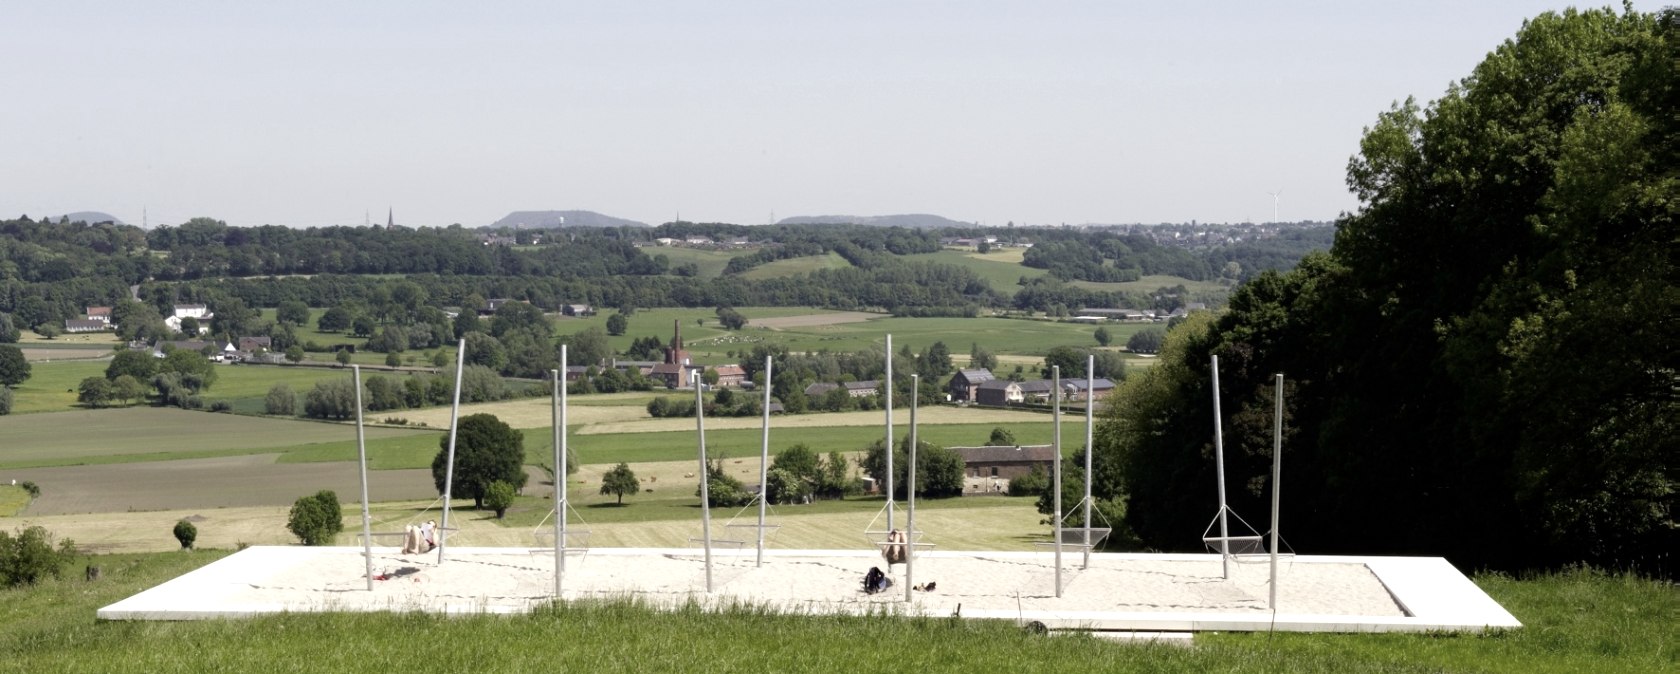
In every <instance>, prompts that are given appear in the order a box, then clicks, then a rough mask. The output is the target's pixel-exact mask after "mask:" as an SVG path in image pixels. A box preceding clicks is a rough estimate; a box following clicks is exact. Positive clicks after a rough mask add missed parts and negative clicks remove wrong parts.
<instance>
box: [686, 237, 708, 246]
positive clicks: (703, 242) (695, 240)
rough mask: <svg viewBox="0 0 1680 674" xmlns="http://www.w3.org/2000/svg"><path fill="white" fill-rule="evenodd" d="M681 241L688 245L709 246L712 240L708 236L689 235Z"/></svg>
mask: <svg viewBox="0 0 1680 674" xmlns="http://www.w3.org/2000/svg"><path fill="white" fill-rule="evenodd" d="M683 243H686V244H688V245H690V246H710V245H712V243H713V242H712V237H709V236H691V237H688V238H686V239H683Z"/></svg>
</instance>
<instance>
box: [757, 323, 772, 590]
mask: <svg viewBox="0 0 1680 674" xmlns="http://www.w3.org/2000/svg"><path fill="white" fill-rule="evenodd" d="M771 366H772V363H771V361H770V357H769V356H765V357H764V446H763V447H762V448H761V449H760V451H759V461H758V566H764V507H765V503H766V502H767V501H769V496H770V492H769V491H768V489H766V488H767V487H768V486H769V485H770V378H771V372H770V370H771Z"/></svg>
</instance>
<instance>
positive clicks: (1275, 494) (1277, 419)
mask: <svg viewBox="0 0 1680 674" xmlns="http://www.w3.org/2000/svg"><path fill="white" fill-rule="evenodd" d="M1275 396H1276V398H1277V411H1276V412H1274V415H1273V420H1272V595H1271V600H1270V601H1271V603H1270V606H1271V609H1272V610H1273V611H1276V610H1277V583H1278V581H1277V556H1278V504H1279V503H1280V502H1281V495H1282V492H1281V490H1279V489H1278V480H1281V479H1282V478H1283V373H1281V372H1280V373H1278V375H1277V392H1276V393H1275Z"/></svg>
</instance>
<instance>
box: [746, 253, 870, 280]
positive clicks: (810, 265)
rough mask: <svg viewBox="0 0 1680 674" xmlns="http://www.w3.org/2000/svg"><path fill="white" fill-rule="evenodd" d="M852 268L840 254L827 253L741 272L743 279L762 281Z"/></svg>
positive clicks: (773, 263) (772, 263)
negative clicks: (824, 270)
mask: <svg viewBox="0 0 1680 674" xmlns="http://www.w3.org/2000/svg"><path fill="white" fill-rule="evenodd" d="M850 266H852V263H850V262H847V261H846V258H843V257H840V255H839V254H838V253H825V254H822V255H811V256H807V257H794V258H788V259H786V260H776V261H775V262H768V263H765V264H761V265H759V266H757V267H753V268H752V269H748V270H746V271H744V272H741V278H744V279H751V280H754V281H760V280H763V279H770V278H782V277H784V276H793V275H794V274H809V273H811V272H814V271H816V270H818V269H845V268H847V267H850Z"/></svg>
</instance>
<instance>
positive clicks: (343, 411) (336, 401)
mask: <svg viewBox="0 0 1680 674" xmlns="http://www.w3.org/2000/svg"><path fill="white" fill-rule="evenodd" d="M269 393H271V394H272V393H273V391H272V390H270V391H269ZM264 405H265V406H266V405H267V399H266V398H265V399H264ZM303 415H304V416H306V417H309V418H311V419H350V418H352V417H355V416H356V384H355V383H354V382H352V381H350V379H348V378H339V379H323V380H321V381H318V382H315V387H314V388H312V389H310V390H309V393H306V394H304V396H303Z"/></svg>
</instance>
